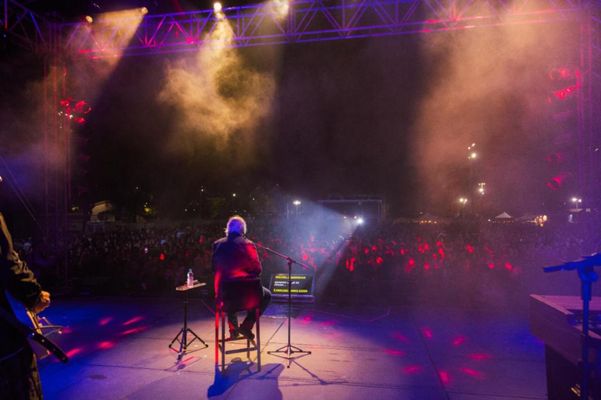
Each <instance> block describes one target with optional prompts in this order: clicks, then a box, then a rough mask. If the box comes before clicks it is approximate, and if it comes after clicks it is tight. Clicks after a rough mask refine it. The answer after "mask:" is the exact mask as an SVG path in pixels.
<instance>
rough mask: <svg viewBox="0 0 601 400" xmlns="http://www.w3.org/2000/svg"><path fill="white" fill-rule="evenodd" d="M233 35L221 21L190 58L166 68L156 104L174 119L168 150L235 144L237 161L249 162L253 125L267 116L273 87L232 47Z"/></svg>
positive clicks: (252, 150)
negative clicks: (168, 110)
mask: <svg viewBox="0 0 601 400" xmlns="http://www.w3.org/2000/svg"><path fill="white" fill-rule="evenodd" d="M233 35H234V33H233V31H232V28H231V26H230V24H229V23H228V21H227V20H225V19H223V20H221V21H219V22H218V24H217V26H216V29H215V30H214V31H213V32H212V33H211V34H210V35H209V36H208V37H207V38H206V39H205V40H206V41H205V43H204V44H203V45H202V47H201V48H200V49H199V52H198V54H197V55H196V57H195V58H194V59H192V60H189V59H188V60H178V61H176V62H171V63H170V64H169V65H168V66H167V68H166V73H165V74H166V76H165V85H164V87H163V89H162V91H161V92H160V94H159V101H160V102H161V103H163V104H165V105H168V106H171V107H172V108H173V109H174V110H175V111H176V113H177V115H178V118H177V119H176V125H175V126H174V129H173V134H172V136H171V138H170V143H169V146H168V148H169V150H170V151H172V152H176V153H184V154H185V153H186V152H189V151H192V150H193V149H194V148H195V146H200V145H202V144H203V143H206V141H207V140H209V141H210V142H211V143H215V145H216V147H217V149H218V150H221V151H223V150H225V149H226V147H227V146H228V145H232V142H234V143H236V146H237V147H238V153H237V156H238V157H239V159H238V160H237V161H238V162H242V163H244V162H248V161H252V159H253V157H254V155H253V154H254V149H256V147H255V143H254V140H255V138H256V131H257V127H258V125H259V123H260V122H261V121H262V119H263V118H265V117H266V116H268V115H269V113H270V110H271V106H272V99H273V93H274V87H275V83H274V79H273V77H272V76H271V75H270V74H268V73H263V72H260V71H258V70H257V69H255V68H253V67H251V66H250V65H249V63H248V62H246V61H245V60H244V58H243V57H242V56H241V55H240V54H239V52H238V50H236V49H234V48H232V47H231V44H232V38H233Z"/></svg>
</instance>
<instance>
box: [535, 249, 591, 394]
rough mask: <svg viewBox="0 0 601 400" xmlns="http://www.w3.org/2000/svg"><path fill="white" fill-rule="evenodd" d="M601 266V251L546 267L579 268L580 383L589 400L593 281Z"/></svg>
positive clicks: (546, 269)
mask: <svg viewBox="0 0 601 400" xmlns="http://www.w3.org/2000/svg"><path fill="white" fill-rule="evenodd" d="M598 266H601V253H595V254H592V255H590V256H585V257H583V258H582V259H580V260H576V261H569V262H567V263H565V264H561V265H556V266H552V267H544V268H543V271H545V272H557V271H561V270H565V271H572V270H578V277H579V278H580V297H581V298H582V382H581V385H580V399H581V400H588V399H589V397H588V392H589V380H590V373H591V370H590V363H589V340H590V337H589V323H590V321H589V318H590V317H589V314H590V302H591V297H592V290H593V282H596V281H597V279H599V276H598V275H597V273H596V272H595V270H594V267H598Z"/></svg>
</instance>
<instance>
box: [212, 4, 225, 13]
mask: <svg viewBox="0 0 601 400" xmlns="http://www.w3.org/2000/svg"><path fill="white" fill-rule="evenodd" d="M221 10H223V6H222V5H221V3H220V2H218V1H216V2H215V3H213V11H215V14H218V13H220V12H221Z"/></svg>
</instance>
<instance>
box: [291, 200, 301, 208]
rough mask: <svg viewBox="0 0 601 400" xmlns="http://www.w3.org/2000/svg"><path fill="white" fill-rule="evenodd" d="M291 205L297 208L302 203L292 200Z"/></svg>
mask: <svg viewBox="0 0 601 400" xmlns="http://www.w3.org/2000/svg"><path fill="white" fill-rule="evenodd" d="M292 204H294V205H295V206H297V207H298V206H300V205H301V204H302V203H301V201H300V200H294V201H293V202H292Z"/></svg>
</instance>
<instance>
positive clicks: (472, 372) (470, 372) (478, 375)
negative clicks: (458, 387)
mask: <svg viewBox="0 0 601 400" xmlns="http://www.w3.org/2000/svg"><path fill="white" fill-rule="evenodd" d="M459 370H460V371H461V372H463V373H464V374H466V375H467V376H471V377H472V378H476V379H484V373H482V372H480V371H476V370H475V369H471V368H460V369H459Z"/></svg>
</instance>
